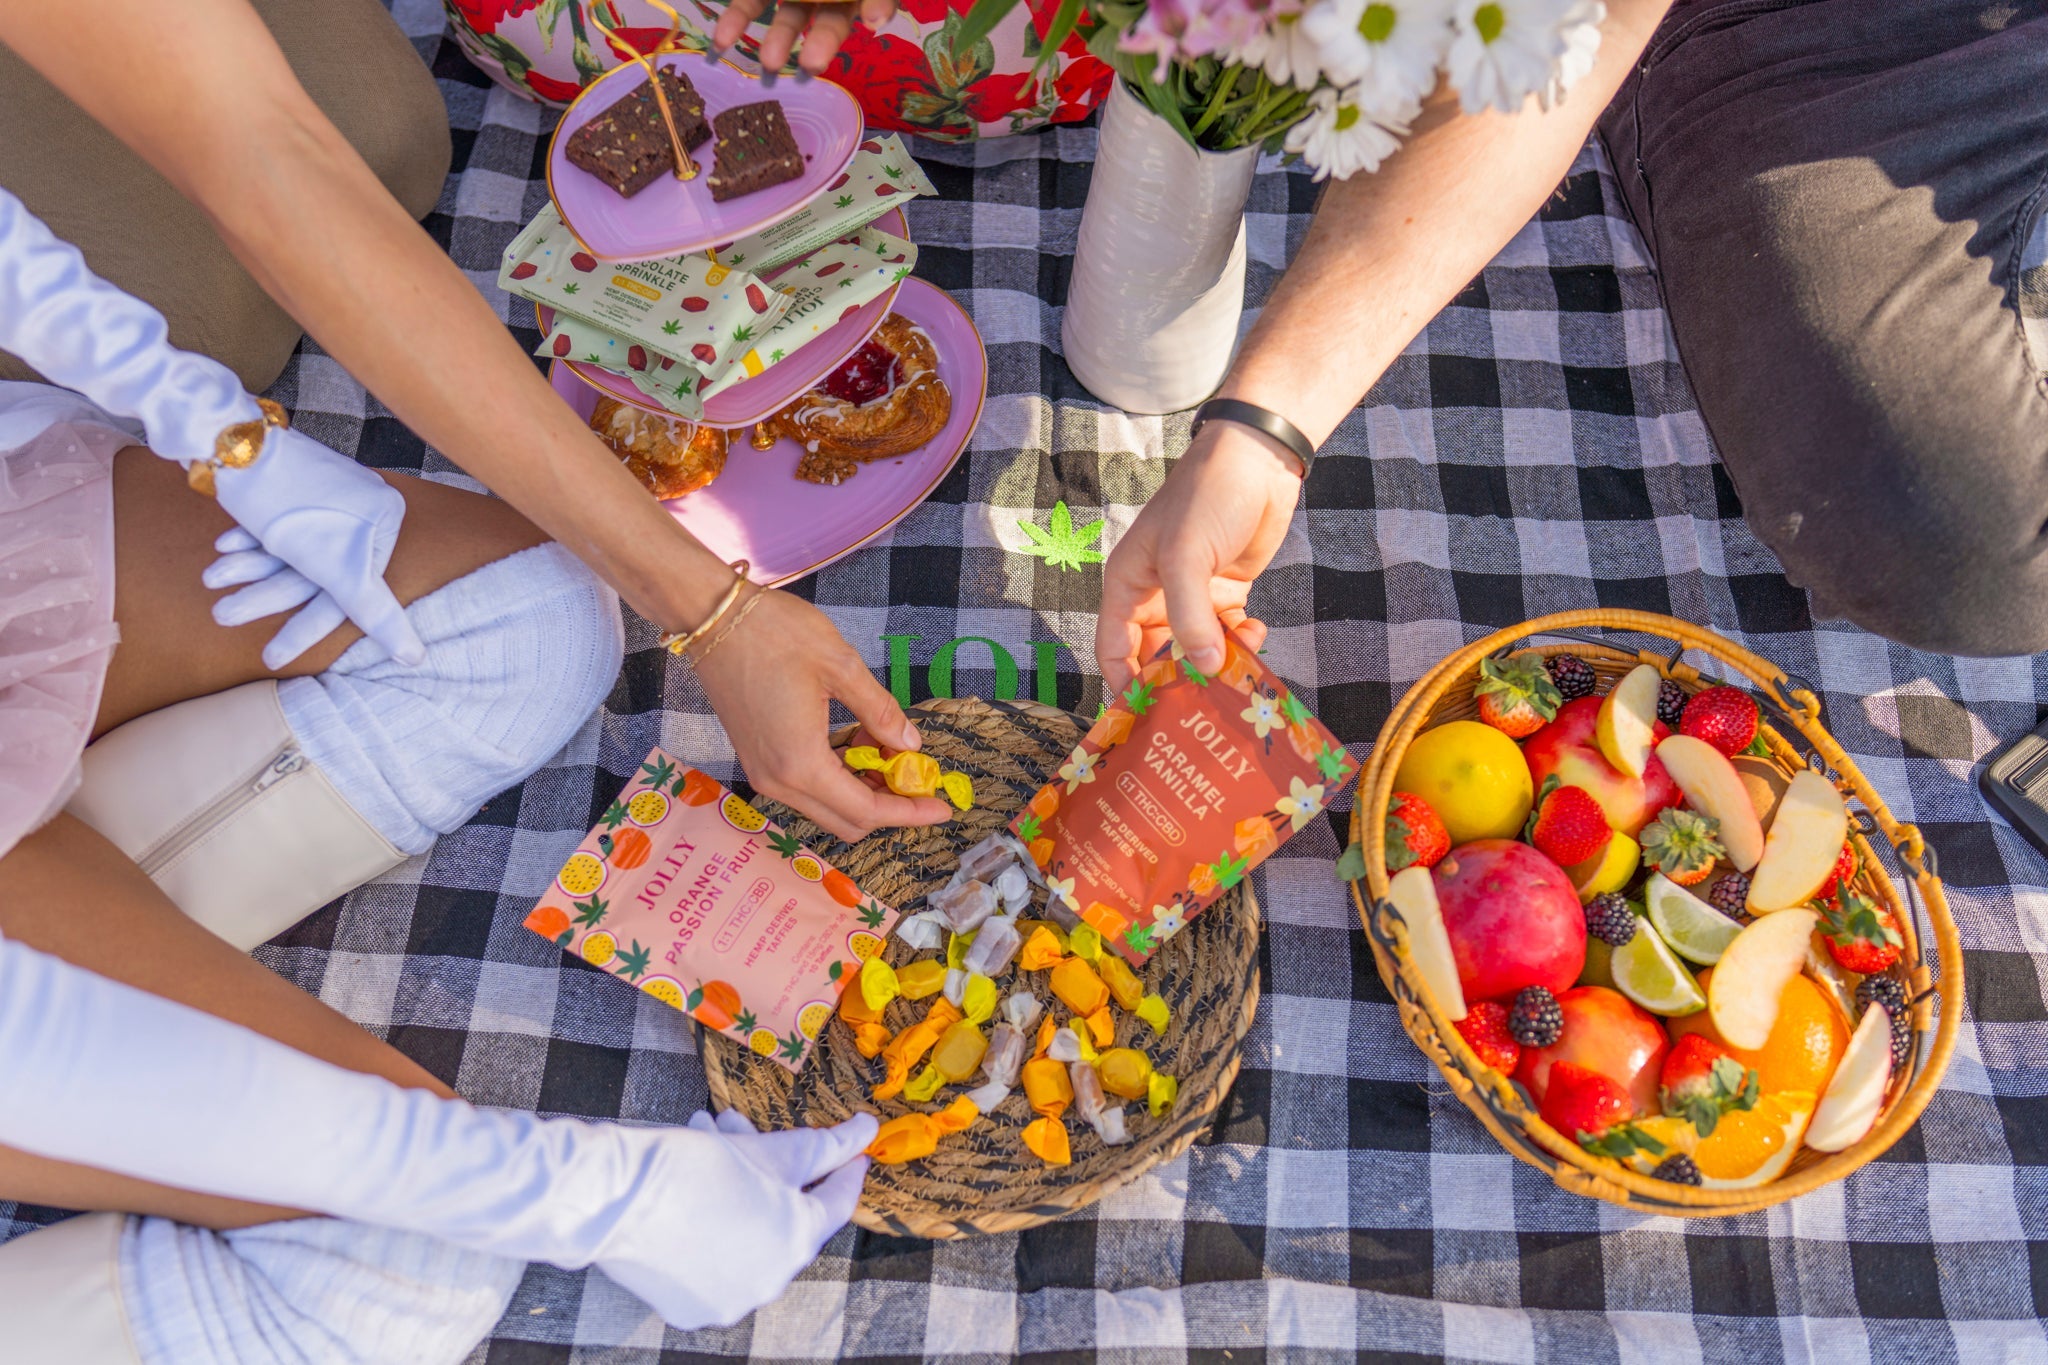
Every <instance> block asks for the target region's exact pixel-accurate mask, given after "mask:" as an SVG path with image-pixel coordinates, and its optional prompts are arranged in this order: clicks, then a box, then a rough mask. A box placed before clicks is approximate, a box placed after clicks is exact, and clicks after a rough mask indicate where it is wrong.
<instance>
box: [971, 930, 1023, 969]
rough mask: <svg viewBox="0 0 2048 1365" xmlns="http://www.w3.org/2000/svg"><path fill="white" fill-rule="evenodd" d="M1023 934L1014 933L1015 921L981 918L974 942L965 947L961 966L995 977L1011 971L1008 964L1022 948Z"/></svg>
mask: <svg viewBox="0 0 2048 1365" xmlns="http://www.w3.org/2000/svg"><path fill="white" fill-rule="evenodd" d="M1023 943H1024V936H1023V935H1022V934H1020V933H1018V932H1017V922H1016V921H1015V920H1011V919H1004V918H1003V917H1001V916H1000V915H999V916H996V917H995V918H993V919H988V920H984V921H982V925H981V928H980V930H979V931H977V932H976V934H975V935H974V942H973V943H972V944H971V945H969V947H968V949H967V958H966V960H965V961H964V962H962V963H961V964H960V965H961V966H962V967H964V968H966V969H967V970H968V971H970V972H979V973H980V974H981V975H983V976H987V977H996V976H1001V975H1002V974H1003V973H1004V972H1007V971H1008V970H1010V963H1011V962H1013V961H1015V960H1016V957H1017V949H1018V948H1020V947H1022V946H1023Z"/></svg>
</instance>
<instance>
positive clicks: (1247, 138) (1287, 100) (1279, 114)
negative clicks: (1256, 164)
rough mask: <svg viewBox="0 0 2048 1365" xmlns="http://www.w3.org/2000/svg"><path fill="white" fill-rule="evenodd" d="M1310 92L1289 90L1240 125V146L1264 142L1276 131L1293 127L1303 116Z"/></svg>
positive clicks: (1280, 131) (1281, 131) (1283, 130)
mask: <svg viewBox="0 0 2048 1365" xmlns="http://www.w3.org/2000/svg"><path fill="white" fill-rule="evenodd" d="M1308 96H1309V92H1308V91H1306V90H1287V91H1284V92H1283V97H1282V98H1281V99H1280V100H1279V101H1278V102H1277V103H1274V104H1272V105H1270V106H1268V107H1267V108H1265V109H1263V110H1261V111H1260V112H1259V114H1258V115H1256V116H1254V117H1252V118H1248V119H1246V120H1245V121H1244V122H1243V123H1241V124H1239V125H1238V136H1239V138H1240V139H1242V140H1241V141H1240V142H1239V144H1238V145H1239V146H1244V147H1250V146H1255V145H1257V144H1258V143H1261V142H1264V141H1265V140H1266V139H1267V138H1269V137H1272V136H1274V135H1275V134H1276V133H1283V132H1285V131H1287V130H1288V129H1289V128H1291V127H1293V126H1294V124H1295V122H1296V120H1298V119H1299V118H1300V117H1301V111H1302V110H1303V109H1304V108H1306V107H1307V105H1308Z"/></svg>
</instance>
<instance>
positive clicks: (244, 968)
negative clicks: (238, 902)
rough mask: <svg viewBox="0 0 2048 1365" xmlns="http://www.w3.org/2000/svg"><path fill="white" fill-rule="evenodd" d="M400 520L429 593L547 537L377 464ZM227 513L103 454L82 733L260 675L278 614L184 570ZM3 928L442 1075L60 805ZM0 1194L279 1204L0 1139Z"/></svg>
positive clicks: (331, 1055)
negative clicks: (231, 605)
mask: <svg viewBox="0 0 2048 1365" xmlns="http://www.w3.org/2000/svg"><path fill="white" fill-rule="evenodd" d="M390 477H391V482H392V483H393V485H394V486H396V487H397V488H398V489H399V490H400V491H401V492H403V493H404V494H405V497H406V519H405V525H404V528H403V530H402V531H401V533H400V535H399V540H398V548H397V550H396V552H395V553H394V554H393V556H392V560H391V567H390V571H389V579H390V582H391V586H392V590H393V591H394V592H396V593H397V594H398V598H399V600H400V601H401V602H408V603H409V602H411V601H413V600H414V599H415V598H418V597H421V596H424V595H425V594H427V593H429V592H432V591H433V590H434V589H436V588H438V587H440V586H441V585H443V584H445V583H448V582H450V581H452V580H454V579H456V578H459V577H461V576H462V575H464V574H466V573H469V572H471V571H473V570H475V569H478V568H481V567H482V566H483V565H485V564H489V563H491V562H493V561H494V560H497V559H501V558H503V557H504V556H506V555H508V554H512V553H514V552H516V551H518V550H522V549H525V548H527V547H529V546H532V545H537V544H540V543H541V542H542V541H543V540H544V539H545V537H544V536H543V535H542V534H541V533H540V532H539V531H537V530H536V529H534V527H533V526H532V524H531V523H529V522H528V521H527V520H526V519H525V518H524V517H522V516H520V515H519V514H518V513H517V512H515V511H513V510H512V509H511V508H509V507H507V506H506V505H505V504H503V503H500V502H496V501H494V500H492V499H489V498H484V497H481V496H478V495H476V494H472V493H466V492H463V491H462V490H460V489H452V488H446V487H442V486H439V485H435V484H430V483H426V482H424V481H422V480H418V479H409V478H403V477H398V476H390ZM231 524H232V523H231V522H230V521H229V519H228V518H227V516H226V514H225V513H223V512H222V511H221V510H220V509H219V507H218V506H216V505H215V504H214V503H213V502H212V501H211V500H210V499H207V498H203V497H200V496H199V495H198V494H196V493H193V492H191V491H190V490H189V489H187V488H186V487H185V482H184V476H183V473H182V471H180V470H179V469H178V467H177V466H176V465H173V464H170V463H169V462H168V461H164V460H159V459H157V458H156V457H155V456H153V455H151V454H149V453H148V452H147V451H144V450H140V449H132V450H126V451H123V452H122V453H121V454H120V456H119V457H117V459H116V461H115V466H114V537H115V546H116V548H115V564H116V568H115V598H114V615H115V618H116V620H117V621H118V622H119V623H120V627H121V645H120V647H119V648H117V649H116V650H115V652H114V658H113V663H112V665H111V666H110V667H109V669H108V672H107V682H106V690H105V694H104V695H103V697H102V699H101V702H100V712H99V717H98V721H97V724H96V725H95V728H94V732H95V734H100V733H104V732H105V731H107V730H110V729H112V728H113V727H114V726H116V725H119V724H121V723H122V722H123V721H126V720H130V719H133V718H134V717H135V716H139V715H142V714H144V713H146V712H149V711H154V710H156V709H158V708H159V707H164V706H169V705H172V704H173V703H175V702H180V701H185V700H188V699H190V698H192V697H198V696H205V695H208V694H210V693H213V692H218V691H221V690H223V689H225V688H229V687H234V686H237V685H239V684H241V683H245V682H252V681H255V680H256V679H258V678H263V677H269V676H272V675H271V674H270V673H269V672H268V670H266V669H265V668H264V667H263V663H262V658H261V654H262V650H263V645H264V643H265V642H266V641H268V640H269V638H270V636H271V634H272V633H273V632H275V631H276V629H277V627H278V625H279V624H281V622H282V621H283V619H284V618H282V617H278V618H273V619H270V620H265V621H259V622H256V623H253V624H251V625H248V626H243V627H240V628H238V629H235V630H224V629H222V628H221V627H219V626H216V625H215V624H214V623H213V618H212V616H211V615H210V614H209V612H210V608H211V602H212V598H213V597H214V596H215V594H212V593H209V592H208V591H206V589H204V588H203V587H201V586H200V582H199V574H200V571H201V570H202V569H203V568H205V566H206V565H207V564H209V563H211V562H212V559H213V551H212V544H213V540H214V538H215V537H216V536H218V535H219V534H220V533H221V532H222V531H224V530H226V529H227V528H228V527H229V526H230V525H231ZM358 638H360V632H358V631H357V630H356V629H355V628H354V627H353V626H347V627H344V628H342V629H341V630H337V631H336V632H335V633H334V634H333V635H331V636H329V637H328V638H327V639H326V640H325V641H323V642H322V643H321V645H320V647H319V648H317V649H315V650H313V651H311V652H309V653H308V654H306V655H305V656H304V657H302V658H300V659H298V660H296V661H295V662H294V663H293V664H292V666H291V667H290V668H289V669H288V670H287V673H288V674H291V675H303V674H310V673H316V672H319V671H320V670H321V669H323V668H325V667H326V666H327V665H329V664H331V663H332V662H333V661H334V660H335V659H336V658H338V657H339V656H340V654H341V652H342V651H343V650H344V649H346V648H347V647H348V646H349V645H350V644H352V643H354V642H355V640H356V639H358ZM0 933H4V934H5V935H6V936H7V937H8V938H11V939H15V940H17V941H19V942H22V943H26V944H28V945H29V946H31V947H34V948H38V949H41V950H42V951H44V952H47V953H50V954H52V955H54V956H56V957H60V958H63V959H64V960H66V961H68V962H73V963H76V964H78V965H79V966H82V967H87V968H90V969H91V970H93V971H95V972H98V973H99V974H100V975H102V976H106V977H109V978H112V979H113V980H116V981H122V982H126V983H128V984H129V985H132V986H136V987H139V988H141V989H142V990H146V991H149V992H151V993H152V994H155V995H160V996H162V997H164V998H165V999H167V1000H176V1001H178V1002H180V1003H181V1004H186V1005H190V1006H192V1007H194V1008H195V1009H201V1010H205V1011H206V1012H207V1013H209V1014H213V1015H217V1016H218V1017H220V1018H222V1019H227V1020H230V1021H232V1022H234V1023H238V1024H241V1025H243V1026H245V1027H247V1028H251V1029H254V1030H256V1031H257V1032H259V1033H263V1034H267V1035H268V1036H270V1037H272V1038H276V1039H278V1040H279V1041H281V1042H285V1043H288V1044H290V1045H291V1046H293V1047H295V1048H297V1049H299V1050H300V1051H301V1052H305V1053H307V1054H309V1055H311V1056H314V1057H319V1058H321V1059H323V1060H325V1061H329V1062H333V1063H334V1064H335V1065H337V1066H343V1067H347V1068H349V1069H350V1070H353V1071H362V1072H368V1073H370V1074H373V1075H380V1076H385V1077H387V1078H389V1079H391V1080H393V1081H396V1082H397V1083H398V1084H400V1085H406V1086H415V1087H418V1088H421V1089H426V1090H432V1091H435V1092H437V1093H439V1094H443V1095H447V1094H452V1093H453V1092H451V1091H450V1090H449V1089H448V1087H447V1086H445V1085H443V1084H442V1083H441V1082H440V1081H438V1080H436V1079H435V1078H434V1077H433V1076H432V1075H431V1074H430V1073H428V1072H427V1071H426V1070H424V1069H423V1068H421V1067H420V1066H419V1065H417V1064H416V1063H414V1062H413V1061H411V1060H410V1059H409V1058H407V1057H406V1056H405V1055H404V1054H403V1053H401V1052H399V1051H398V1050H397V1049H395V1048H393V1047H391V1046H390V1045H388V1044H386V1043H384V1042H382V1041H380V1040H378V1039H377V1038H375V1037H373V1036H372V1035H370V1034H369V1033H367V1032H365V1031H364V1030H363V1029H361V1028H359V1027H358V1026H357V1025H356V1024H354V1023H353V1022H352V1021H350V1020H349V1019H348V1018H347V1017H345V1016H344V1015H342V1014H340V1013H337V1012H336V1011H335V1010H333V1009H330V1008H329V1007H328V1006H326V1005H324V1004H322V1003H321V1002H320V1001H318V1000H316V999H315V998H313V997H312V996H310V995H307V994H306V993H305V992H303V991H301V990H299V989H298V988H297V987H295V986H293V985H291V984H290V983H288V982H286V981H285V980H284V979H282V978H281V977H278V976H276V975H275V974H273V973H271V972H270V971H268V970H266V969H265V968H263V967H261V966H259V965H258V964H257V963H256V962H255V961H254V959H252V958H249V957H245V956H244V955H242V954H241V953H238V952H236V951H235V950H234V949H233V948H231V947H229V946H228V945H227V944H226V943H225V942H224V941H222V940H221V939H218V938H216V937H214V936H213V934H212V933H210V932H208V931H207V930H205V929H202V928H200V927H199V926H198V925H197V924H195V923H193V922H192V921H191V920H190V919H187V918H186V917H185V915H184V913H183V912H182V911H180V910H179V909H178V908H177V907H176V906H175V905H173V904H172V903H171V902H170V900H169V899H168V898H167V897H165V895H164V894H163V892H162V891H160V890H158V889H157V886H156V884H155V883H154V882H152V881H150V879H149V878H148V877H147V876H145V875H143V872H142V870H141V869H140V868H138V867H137V866H136V865H135V864H134V862H133V861H131V860H130V859H129V858H128V857H126V856H125V855H124V854H123V853H122V852H121V851H120V850H119V849H117V848H115V847H114V846H113V845H112V844H110V843H108V842H107V841H106V840H105V839H104V838H102V837H101V836H100V835H99V834H97V833H96V832H94V831H93V830H91V829H89V828H88V827H86V826H85V825H83V824H81V823H79V822H78V821H76V820H74V819H72V818H70V817H69V816H59V817H58V818H57V819H56V820H54V821H52V822H51V823H50V824H48V825H46V826H44V827H43V828H42V829H40V830H38V831H36V832H35V833H34V834H32V835H30V836H29V837H28V838H26V839H24V840H22V841H21V843H19V844H18V845H16V846H15V847H14V849H13V850H12V851H10V852H9V853H8V854H7V855H6V856H5V857H0ZM0 1198H5V1199H18V1200H24V1201H28V1202H31V1203H38V1204H53V1205H57V1206H59V1207H62V1208H73V1209H115V1210H119V1211H122V1212H127V1213H151V1214H161V1215H164V1216H166V1217H171V1218H176V1219H179V1220H180V1221H183V1222H188V1223H196V1224H200V1225H202V1226H205V1227H212V1228H230V1227H246V1226H248V1225H250V1224H253V1223H262V1222H269V1221H272V1220H275V1219H278V1218H288V1217H294V1216H297V1215H296V1213H295V1212H294V1211H293V1210H290V1209H280V1208H274V1207H268V1206H265V1205H260V1204H249V1203H244V1202H241V1201H238V1200H231V1199H218V1198H215V1197H213V1196H210V1195H199V1194H193V1193H191V1192H190V1191H187V1190H178V1189H172V1188H169V1187H166V1186H161V1185H153V1184H150V1183H148V1182H145V1181H140V1180H132V1179H129V1178H127V1177H125V1176H116V1175H110V1174H108V1173H106V1172H104V1171H99V1170H94V1169H92V1168H90V1167H86V1166H77V1165H73V1164H71V1163H68V1162H61V1161H52V1160H49V1159H47V1158H43V1157H36V1156H30V1155H28V1154H27V1153H23V1152H17V1151H14V1150H12V1149H10V1148H6V1147H0Z"/></svg>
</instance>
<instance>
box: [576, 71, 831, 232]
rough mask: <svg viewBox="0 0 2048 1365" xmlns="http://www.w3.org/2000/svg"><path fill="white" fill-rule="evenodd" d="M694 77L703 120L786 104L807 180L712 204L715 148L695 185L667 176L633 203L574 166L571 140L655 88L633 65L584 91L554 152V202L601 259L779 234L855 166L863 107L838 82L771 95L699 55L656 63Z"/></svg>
mask: <svg viewBox="0 0 2048 1365" xmlns="http://www.w3.org/2000/svg"><path fill="white" fill-rule="evenodd" d="M656 60H658V61H659V62H660V63H661V64H662V65H663V66H664V67H667V68H669V69H671V70H674V71H677V72H680V73H681V74H683V75H685V76H688V77H689V78H690V83H691V84H692V85H695V86H696V87H697V93H698V94H700V95H702V96H703V97H704V116H705V117H706V118H707V119H709V118H714V117H716V116H717V115H718V114H720V113H721V112H723V111H725V110H727V109H730V108H732V107H733V106H734V105H736V104H753V103H755V102H757V101H759V100H763V99H774V100H778V101H780V102H781V104H782V112H783V114H784V116H785V117H787V118H788V120H789V129H790V131H791V132H792V133H794V134H795V135H796V145H797V148H798V150H799V151H801V152H802V153H803V154H804V161H805V163H806V164H805V166H804V173H803V174H802V175H800V176H798V177H797V178H796V179H794V180H791V181H788V182H786V183H784V184H781V185H774V186H771V187H769V188H768V189H765V190H757V191H755V192H754V193H753V194H743V195H741V196H740V197H739V198H737V199H728V200H727V201H726V202H725V203H723V204H719V203H714V202H713V201H712V198H711V187H710V186H709V185H708V184H706V183H705V181H706V177H708V176H709V175H710V173H711V165H712V161H713V159H714V152H715V149H716V147H717V145H718V144H717V140H716V139H713V140H712V141H710V142H707V143H705V144H704V145H703V146H701V147H698V148H697V149H696V150H694V151H692V152H691V153H690V156H691V158H692V159H693V160H694V161H696V163H697V166H698V174H697V176H696V177H695V178H694V179H691V180H678V179H676V178H675V176H673V175H664V176H662V177H661V179H659V180H657V181H655V182H654V183H653V184H652V185H649V186H647V187H646V188H645V189H643V190H641V191H640V193H638V194H636V195H634V196H633V197H632V198H631V199H623V198H621V197H620V196H619V195H618V194H617V192H615V191H614V190H613V189H612V188H611V186H609V185H607V184H605V183H604V182H603V181H602V180H599V179H598V178H597V177H596V176H594V175H592V174H591V173H590V172H588V171H585V170H581V169H579V168H577V167H575V166H571V165H570V164H569V160H568V156H567V155H566V152H567V148H568V145H569V135H570V134H571V133H573V132H575V131H576V130H577V129H578V128H581V127H582V126H583V125H584V124H586V123H588V122H590V120H592V119H593V118H595V117H597V116H598V115H599V114H601V113H603V112H604V111H605V110H607V109H609V108H611V107H612V105H614V104H617V103H618V102H619V101H620V100H622V99H624V98H625V97H626V96H627V95H630V94H632V93H633V91H634V90H635V89H636V88H638V87H639V86H641V85H644V84H646V82H647V68H646V67H645V66H644V65H643V64H641V63H639V62H627V63H625V64H624V65H622V66H616V67H613V68H612V69H611V70H610V71H609V72H607V73H605V74H604V75H602V76H600V77H598V78H597V79H596V80H594V81H592V82H591V83H590V84H589V85H587V86H585V87H584V89H583V93H582V94H580V95H578V96H577V97H576V99H575V101H574V102H573V103H572V104H570V106H569V108H568V110H567V112H565V113H564V114H563V115H562V121H561V122H560V123H558V124H556V125H555V137H554V141H553V142H552V143H550V144H549V146H548V165H547V175H548V197H549V198H551V199H553V200H554V201H555V207H556V208H557V209H558V210H560V212H561V215H562V221H563V222H564V223H566V224H568V226H569V231H570V232H572V233H574V234H575V235H576V239H577V240H578V241H580V242H582V243H583V245H584V246H586V247H588V248H589V249H590V252H591V254H592V255H594V256H600V257H602V258H604V259H605V260H607V261H651V260H656V259H659V258H660V257H663V256H676V255H680V254H682V253H683V252H686V251H702V250H703V249H704V248H705V247H707V246H716V245H717V244H718V243H720V242H730V241H732V240H733V239H734V238H736V237H745V236H746V235H747V234H749V233H753V232H759V231H760V230H761V229H763V228H766V227H773V226H774V225H775V224H777V223H779V222H781V221H782V220H783V219H785V218H787V217H789V216H790V215H791V214H793V213H795V212H796V211H797V210H798V209H800V208H802V207H803V206H804V205H806V204H808V203H810V202H811V200H813V199H815V198H817V197H818V195H819V194H820V193H822V192H823V191H824V189H825V187H826V186H827V185H829V184H831V183H832V181H833V180H834V179H835V178H836V177H837V176H838V175H839V173H840V172H841V171H843V170H845V169H846V167H847V165H848V163H850V162H851V161H852V160H853V154H854V152H855V150H856V149H857V148H858V147H859V146H860V140H861V136H862V133H861V126H862V125H861V112H860V105H858V104H857V103H855V102H854V98H853V96H851V95H849V94H847V93H846V92H845V91H844V90H842V89H840V88H839V87H838V86H836V85H834V84H832V82H830V81H818V80H813V81H805V82H804V83H802V84H801V85H799V84H797V83H796V82H795V81H791V80H785V81H781V82H778V83H777V85H776V87H775V90H774V93H773V94H772V95H770V94H764V93H763V92H762V90H761V85H760V79H759V77H756V76H752V75H749V74H748V73H747V72H744V71H742V70H740V69H739V68H738V67H736V66H734V65H732V63H730V62H719V63H718V64H716V65H712V64H711V63H708V62H706V61H705V60H704V58H703V57H702V56H701V55H699V54H697V53H684V52H672V53H669V54H668V55H667V56H664V57H660V58H657V59H656Z"/></svg>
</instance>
